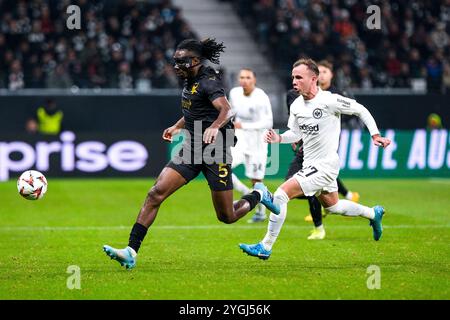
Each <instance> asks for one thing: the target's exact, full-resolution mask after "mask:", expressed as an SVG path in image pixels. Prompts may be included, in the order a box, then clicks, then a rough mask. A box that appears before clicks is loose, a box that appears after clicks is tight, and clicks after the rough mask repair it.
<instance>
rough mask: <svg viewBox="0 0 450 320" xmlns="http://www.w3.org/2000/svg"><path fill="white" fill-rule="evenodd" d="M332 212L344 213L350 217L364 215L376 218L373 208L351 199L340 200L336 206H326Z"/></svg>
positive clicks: (368, 217)
mask: <svg viewBox="0 0 450 320" xmlns="http://www.w3.org/2000/svg"><path fill="white" fill-rule="evenodd" d="M325 210H327V211H328V212H330V213H334V214H342V215H343V216H348V217H357V216H360V217H364V218H367V219H373V218H375V211H374V210H373V208H369V207H366V206H363V205H361V204H359V203H355V202H353V201H349V200H339V201H338V202H337V203H336V204H335V205H334V206H331V207H328V208H325Z"/></svg>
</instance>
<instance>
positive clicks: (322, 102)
mask: <svg viewBox="0 0 450 320" xmlns="http://www.w3.org/2000/svg"><path fill="white" fill-rule="evenodd" d="M341 114H348V115H356V116H359V117H360V119H361V120H362V121H363V122H364V124H365V125H366V127H367V128H368V129H369V131H370V134H371V135H374V134H377V133H379V131H378V128H377V125H376V123H375V120H374V119H373V117H372V115H371V114H370V112H369V111H368V110H367V109H366V108H365V107H364V106H363V105H361V104H359V103H358V102H356V101H355V100H353V99H349V98H346V97H343V96H341V95H339V94H335V93H331V92H329V91H322V90H321V89H319V91H318V93H317V95H316V96H315V97H314V98H313V99H311V100H305V99H304V98H303V96H299V97H298V98H297V99H296V100H295V101H294V102H293V103H292V105H291V110H290V115H289V122H288V127H289V129H291V131H292V132H294V133H295V135H296V136H297V138H299V139H301V140H303V152H304V160H303V167H308V166H313V165H315V164H317V163H319V164H320V163H321V164H328V166H330V168H333V169H338V168H339V156H338V153H337V150H338V146H339V136H340V133H341ZM286 142H287V141H286Z"/></svg>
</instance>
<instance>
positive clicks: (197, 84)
mask: <svg viewBox="0 0 450 320" xmlns="http://www.w3.org/2000/svg"><path fill="white" fill-rule="evenodd" d="M198 86H199V83H198V82H196V83H194V84H193V85H192V88H191V94H196V93H198V91H197V89H198Z"/></svg>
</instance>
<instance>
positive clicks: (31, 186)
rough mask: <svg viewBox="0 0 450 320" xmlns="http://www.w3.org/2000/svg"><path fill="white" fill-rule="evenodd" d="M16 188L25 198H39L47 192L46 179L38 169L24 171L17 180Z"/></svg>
mask: <svg viewBox="0 0 450 320" xmlns="http://www.w3.org/2000/svg"><path fill="white" fill-rule="evenodd" d="M17 190H18V191H19V193H20V195H21V196H22V197H24V198H25V199H27V200H39V199H41V198H42V197H43V196H44V194H45V193H46V192H47V179H46V178H45V176H44V175H43V174H42V173H40V172H39V171H35V170H28V171H25V172H24V173H22V175H21V176H20V177H19V179H18V180H17Z"/></svg>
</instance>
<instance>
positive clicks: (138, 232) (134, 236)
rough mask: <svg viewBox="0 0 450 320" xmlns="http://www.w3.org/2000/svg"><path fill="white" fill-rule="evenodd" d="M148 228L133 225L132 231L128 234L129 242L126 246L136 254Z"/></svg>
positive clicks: (136, 224) (138, 224)
mask: <svg viewBox="0 0 450 320" xmlns="http://www.w3.org/2000/svg"><path fill="white" fill-rule="evenodd" d="M147 230H148V228H146V227H144V226H143V225H142V224H140V223H137V222H136V223H135V224H134V226H133V229H131V232H130V240H129V241H128V246H129V247H131V248H133V250H134V251H136V253H137V252H138V251H139V248H140V247H141V243H142V241H143V240H144V238H145V235H146V234H147Z"/></svg>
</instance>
